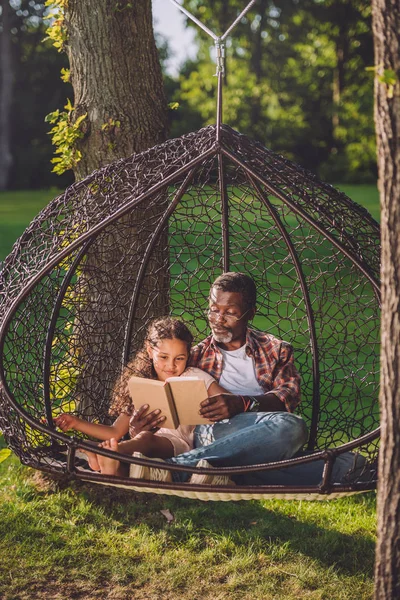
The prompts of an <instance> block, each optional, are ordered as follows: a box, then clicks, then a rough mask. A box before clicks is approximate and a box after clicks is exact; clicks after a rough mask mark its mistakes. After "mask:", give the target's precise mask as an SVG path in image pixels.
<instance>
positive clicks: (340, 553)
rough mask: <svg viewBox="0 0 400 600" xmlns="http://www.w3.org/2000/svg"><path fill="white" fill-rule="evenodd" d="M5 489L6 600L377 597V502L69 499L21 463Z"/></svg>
mask: <svg viewBox="0 0 400 600" xmlns="http://www.w3.org/2000/svg"><path fill="white" fill-rule="evenodd" d="M0 481H1V483H2V485H1V489H0V552H1V556H2V560H1V561H0V597H1V598H4V600H17V599H21V600H25V599H26V600H28V599H29V600H31V599H32V598H41V599H47V598H85V599H87V598H100V599H102V600H104V599H108V598H109V599H110V600H111V598H112V599H113V600H114V599H128V598H129V599H131V598H140V599H145V598H146V599H148V600H153V599H160V598H168V599H170V600H173V599H178V598H179V599H196V598H198V599H199V600H200V599H202V600H207V599H211V598H219V599H221V600H222V599H224V600H225V599H226V600H235V599H238V600H239V599H243V598H245V599H246V598H247V599H252V600H255V599H260V600H272V599H274V600H276V599H282V600H283V599H285V600H299V599H300V600H301V599H306V598H307V599H310V600H322V599H326V600H367V599H370V598H371V597H372V586H373V583H372V578H373V561H374V542H375V516H374V515H375V497H374V494H365V495H360V496H356V497H352V498H344V499H341V500H334V501H331V502H321V503H317V502H316V503H311V502H305V501H302V502H300V501H292V502H288V501H286V502H283V501H248V502H239V503H236V502H220V503H202V502H200V501H196V500H183V499H178V498H170V497H163V496H153V495H147V494H141V495H136V494H134V493H129V492H122V491H116V490H113V489H110V488H104V487H101V488H98V487H96V486H93V487H88V486H84V485H81V484H71V485H70V486H69V487H68V488H64V489H62V488H61V489H60V488H57V486H56V485H55V484H54V483H51V484H49V485H46V484H45V483H43V481H41V480H40V478H38V476H37V474H35V473H34V472H33V471H32V470H31V469H27V468H23V467H21V466H18V465H17V464H16V460H15V459H12V460H10V461H7V462H5V463H3V464H2V466H0ZM162 510H163V511H165V510H168V511H170V513H171V514H172V516H173V521H172V522H170V523H168V521H167V519H166V518H165V517H164V515H163V514H162V513H161V511H162ZM58 594H59V595H58Z"/></svg>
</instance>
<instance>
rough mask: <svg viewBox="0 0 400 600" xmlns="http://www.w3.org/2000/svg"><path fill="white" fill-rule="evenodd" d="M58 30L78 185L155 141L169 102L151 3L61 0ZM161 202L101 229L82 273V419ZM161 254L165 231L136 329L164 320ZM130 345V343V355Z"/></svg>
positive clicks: (97, 403)
mask: <svg viewBox="0 0 400 600" xmlns="http://www.w3.org/2000/svg"><path fill="white" fill-rule="evenodd" d="M66 24H67V30H68V42H67V43H68V46H67V52H68V56H69V62H70V67H71V82H72V84H73V88H74V94H75V104H74V106H75V115H76V117H78V116H80V115H82V114H85V113H86V114H87V118H86V119H85V121H84V124H85V128H86V133H85V137H84V138H83V139H82V140H81V143H80V150H81V151H82V154H83V158H82V160H81V161H80V162H79V163H78V164H77V166H76V168H75V169H74V171H75V175H76V177H77V178H78V179H81V178H83V177H84V176H86V175H87V174H89V173H91V172H92V171H93V170H95V169H98V168H99V167H101V166H103V165H105V164H107V163H110V162H112V161H113V160H115V159H117V158H120V157H126V156H129V155H131V154H132V153H135V152H141V151H143V150H145V149H147V148H149V147H150V146H153V145H154V144H157V143H160V142H163V141H164V140H165V138H166V130H167V103H166V99H165V95H164V91H163V82H162V74H161V67H160V64H159V60H158V54H157V49H156V45H155V40H154V34H153V27H152V13H151V0H136V1H135V2H128V1H126V0H124V1H119V2H115V1H114V0H85V2H81V0H69V1H68V8H67V12H66ZM121 185H122V186H123V185H124V183H123V182H122V183H121V182H118V181H112V180H111V181H107V182H105V184H104V186H105V187H107V192H106V193H107V194H108V193H110V194H112V196H113V198H115V197H118V186H121ZM121 191H122V190H121ZM120 196H121V197H122V194H120ZM164 204H165V202H164V201H163V200H161V201H160V202H159V203H158V206H157V207H155V208H153V209H149V207H148V206H146V207H145V209H143V210H140V211H139V210H136V211H135V212H134V213H132V214H130V215H127V216H126V217H125V218H124V219H121V220H120V221H119V222H118V223H117V224H113V225H111V226H109V227H108V228H107V230H106V231H104V232H103V233H102V235H101V236H99V237H98V238H97V239H96V241H95V243H94V245H93V246H92V247H91V249H90V251H89V252H88V255H87V257H86V260H85V262H84V265H83V267H82V271H81V272H80V275H79V282H78V288H79V295H80V297H83V301H82V303H81V306H80V308H79V312H78V314H77V317H76V319H75V335H76V338H77V340H78V342H77V345H78V349H79V350H78V352H79V360H80V369H81V375H80V377H79V379H78V386H77V396H78V399H79V407H80V410H81V411H82V412H83V413H84V414H85V415H86V416H90V415H96V416H98V415H99V413H100V414H103V415H104V414H105V413H106V410H107V405H108V401H109V394H110V390H111V388H112V385H113V382H114V380H115V377H116V375H117V374H118V372H119V370H120V368H121V367H122V351H123V343H124V335H125V326H126V322H127V317H128V311H129V305H130V300H131V297H132V293H133V290H134V286H135V281H136V275H137V272H138V269H139V266H140V265H138V257H139V258H140V257H141V256H142V255H143V252H144V248H145V247H146V244H147V242H148V240H149V235H150V234H151V233H152V232H151V231H150V232H149V227H143V224H144V223H147V224H149V223H151V222H152V220H153V219H156V218H157V217H158V216H159V215H160V214H162V212H163V209H164ZM167 247H168V242H167V231H166V230H165V231H164V233H163V235H162V236H161V240H160V245H159V246H158V249H157V251H156V252H155V253H154V254H153V256H152V259H151V261H150V263H149V267H148V269H147V273H146V277H145V280H144V282H143V286H142V289H143V293H142V294H141V296H140V298H139V305H138V309H137V312H136V318H135V325H136V326H138V327H142V330H143V322H147V320H148V319H149V318H151V317H155V316H159V315H160V314H165V313H167V312H168V306H169V297H168V288H169V279H168V251H167ZM147 290H148V293H146V291H147ZM142 319H143V322H142ZM134 334H135V331H133V335H134ZM142 334H143V332H142ZM137 345H138V341H137V340H136V343H135V344H134V345H133V346H132V348H133V350H134V349H137ZM94 357H95V359H94ZM99 407H100V410H99Z"/></svg>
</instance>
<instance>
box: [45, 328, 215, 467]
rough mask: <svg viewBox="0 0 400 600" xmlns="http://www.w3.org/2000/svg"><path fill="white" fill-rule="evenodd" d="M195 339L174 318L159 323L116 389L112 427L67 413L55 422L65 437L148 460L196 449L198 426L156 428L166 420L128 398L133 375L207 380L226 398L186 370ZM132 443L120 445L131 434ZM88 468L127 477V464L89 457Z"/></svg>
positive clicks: (210, 391)
mask: <svg viewBox="0 0 400 600" xmlns="http://www.w3.org/2000/svg"><path fill="white" fill-rule="evenodd" d="M192 341H193V336H192V334H191V333H190V331H189V329H188V328H187V327H186V325H185V324H184V323H182V321H179V320H178V319H175V318H172V317H163V318H159V319H156V320H154V321H153V322H152V323H151V324H150V326H149V328H148V331H147V334H146V338H145V341H144V345H143V348H142V349H141V350H140V351H139V352H138V353H137V354H136V356H135V357H134V359H133V360H132V361H130V362H129V363H128V364H127V366H126V367H125V369H124V371H123V373H122V376H121V378H120V380H119V381H118V383H117V384H116V386H115V388H114V394H113V396H114V400H113V403H112V405H111V408H110V413H111V414H118V415H119V416H118V417H117V419H116V421H115V422H114V423H113V425H97V424H95V423H89V422H87V421H84V420H83V419H80V418H79V417H76V416H74V415H71V414H68V413H64V414H62V415H60V416H59V417H57V418H56V419H55V423H56V425H57V426H58V427H60V429H62V431H67V430H69V429H73V430H75V431H81V432H82V433H85V434H87V435H90V436H92V437H96V438H98V439H100V440H105V441H104V442H103V443H102V444H100V446H102V447H103V448H107V449H111V450H114V451H116V452H120V453H122V454H129V455H132V454H133V453H134V452H139V453H142V454H144V455H145V456H147V457H149V458H171V457H172V456H176V455H177V454H182V453H183V452H187V451H188V450H191V449H192V448H193V431H194V428H195V427H194V426H179V427H178V429H165V428H161V429H158V431H156V432H153V431H150V430H153V429H154V428H157V427H159V426H160V425H162V422H163V421H164V420H165V417H164V416H162V415H160V411H159V410H155V411H152V412H151V413H149V414H147V409H148V405H146V404H145V405H143V406H142V407H140V408H139V409H138V410H135V408H134V405H133V403H132V399H131V398H130V396H129V393H128V387H127V383H128V380H129V378H130V377H131V376H132V375H136V376H139V377H146V378H150V379H158V380H160V381H165V380H166V379H167V378H168V377H178V376H180V377H197V378H198V379H204V381H205V383H206V387H207V392H208V396H209V397H210V396H214V395H217V394H221V393H226V390H225V389H224V388H222V387H221V386H220V385H219V384H218V383H217V382H216V381H215V379H214V378H213V377H212V376H211V375H209V374H208V373H205V372H204V371H202V370H201V369H197V368H195V367H188V368H187V367H186V365H187V361H188V359H189V354H190V349H191V345H192ZM128 432H129V434H130V436H131V438H132V439H130V440H127V441H119V442H118V440H121V438H122V437H123V436H124V435H125V434H126V433H128ZM85 454H87V456H88V460H89V465H90V467H91V468H92V469H94V470H96V471H101V472H102V473H107V474H112V475H116V474H126V472H127V470H128V465H127V464H123V463H122V464H121V463H119V461H116V460H113V459H110V458H107V457H105V456H101V455H97V454H95V453H90V452H87V451H85Z"/></svg>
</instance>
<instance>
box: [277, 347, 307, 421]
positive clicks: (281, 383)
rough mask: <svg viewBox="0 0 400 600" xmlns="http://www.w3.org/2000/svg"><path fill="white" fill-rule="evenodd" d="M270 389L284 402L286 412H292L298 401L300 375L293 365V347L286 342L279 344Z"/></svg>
mask: <svg viewBox="0 0 400 600" xmlns="http://www.w3.org/2000/svg"><path fill="white" fill-rule="evenodd" d="M270 391H271V393H273V394H275V396H277V397H278V398H279V400H281V401H282V402H283V403H284V404H285V406H286V409H287V411H288V412H293V411H294V409H295V408H296V406H297V405H298V404H299V403H300V375H299V373H298V371H297V369H296V367H295V365H294V355H293V348H292V346H291V345H290V344H288V343H287V342H282V343H281V344H280V348H279V357H278V360H277V363H276V366H275V368H274V372H273V384H272V389H271V390H270Z"/></svg>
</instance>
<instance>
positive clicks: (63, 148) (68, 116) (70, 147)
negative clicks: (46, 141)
mask: <svg viewBox="0 0 400 600" xmlns="http://www.w3.org/2000/svg"><path fill="white" fill-rule="evenodd" d="M64 108H65V110H64V111H61V112H60V111H59V110H58V109H57V110H56V111H54V112H52V113H50V114H48V115H47V116H46V118H45V121H46V122H47V123H51V124H52V125H54V127H53V128H52V129H51V130H50V133H49V134H50V135H51V136H52V137H51V140H52V142H53V145H54V146H55V147H56V151H55V154H57V155H58V156H56V157H55V158H52V159H51V162H52V163H53V164H54V165H55V166H54V168H53V172H54V173H57V174H58V175H61V174H62V173H64V172H65V171H67V170H68V169H73V168H74V167H75V166H76V164H77V163H78V162H79V161H80V160H81V158H82V153H81V151H80V150H79V149H78V148H77V146H76V142H77V140H79V139H80V138H82V137H83V135H84V132H83V130H82V127H81V125H82V123H83V121H84V120H85V119H86V117H87V114H86V113H85V114H83V115H81V116H80V117H78V118H77V119H75V120H74V119H73V116H74V107H73V106H72V104H71V101H70V100H69V99H68V101H67V104H66V105H65V106H64Z"/></svg>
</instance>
